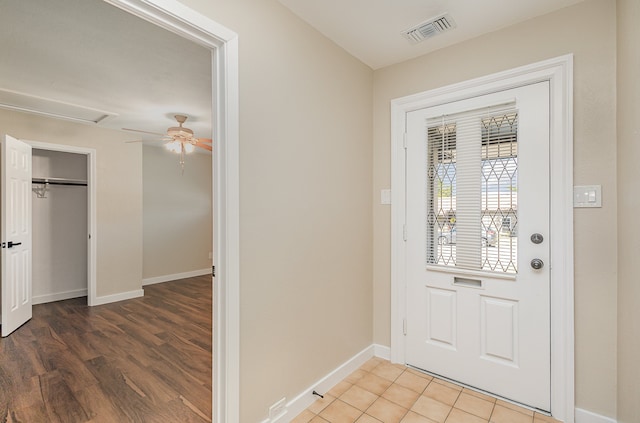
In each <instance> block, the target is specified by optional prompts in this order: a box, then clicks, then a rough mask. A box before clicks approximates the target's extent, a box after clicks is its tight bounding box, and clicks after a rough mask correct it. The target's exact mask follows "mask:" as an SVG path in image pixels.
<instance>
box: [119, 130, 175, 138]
mask: <svg viewBox="0 0 640 423" xmlns="http://www.w3.org/2000/svg"><path fill="white" fill-rule="evenodd" d="M122 130H123V131H131V132H141V133H143V134H151V135H159V136H161V137H164V136H166V135H167V134H161V133H158V132H149V131H141V130H139V129H129V128H122Z"/></svg>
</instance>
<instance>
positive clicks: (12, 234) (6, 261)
mask: <svg viewBox="0 0 640 423" xmlns="http://www.w3.org/2000/svg"><path fill="white" fill-rule="evenodd" d="M0 144H1V149H0V155H1V157H0V160H1V162H0V166H1V168H0V190H2V192H1V194H0V197H1V203H0V209H1V211H0V237H1V241H2V249H1V251H2V258H1V263H2V264H1V266H2V268H1V270H0V273H1V283H2V336H3V337H4V336H7V335H9V334H10V333H11V332H13V331H14V330H16V329H17V328H19V327H20V326H21V325H22V324H24V323H25V322H26V321H28V320H29V319H31V305H32V303H31V146H30V145H29V144H26V143H24V142H22V141H18V140H16V139H15V138H12V137H10V136H8V135H5V136H4V137H2V139H0Z"/></svg>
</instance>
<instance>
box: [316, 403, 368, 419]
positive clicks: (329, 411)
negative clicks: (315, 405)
mask: <svg viewBox="0 0 640 423" xmlns="http://www.w3.org/2000/svg"><path fill="white" fill-rule="evenodd" d="M361 415H362V411H360V410H358V409H357V408H355V407H352V406H350V405H349V404H347V403H344V402H342V401H340V400H339V399H338V400H335V401H334V402H332V403H331V404H329V406H328V407H327V408H325V409H324V410H322V413H320V417H322V418H323V419H325V420H327V421H329V422H331V423H353V422H355V421H356V420H358V417H360V416H361Z"/></svg>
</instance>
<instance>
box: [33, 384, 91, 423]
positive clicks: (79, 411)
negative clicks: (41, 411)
mask: <svg viewBox="0 0 640 423" xmlns="http://www.w3.org/2000/svg"><path fill="white" fill-rule="evenodd" d="M40 386H41V389H42V397H43V399H44V408H45V409H46V411H47V417H48V420H46V421H50V422H61V423H80V422H86V421H87V420H88V419H89V417H88V416H87V414H86V412H85V410H84V408H82V405H80V403H79V402H78V400H77V399H76V397H75V396H74V395H73V393H72V392H71V389H69V386H68V385H67V383H66V382H65V380H64V378H63V377H62V375H60V373H59V372H58V371H53V372H48V373H45V374H43V375H42V376H40Z"/></svg>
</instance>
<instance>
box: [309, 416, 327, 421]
mask: <svg viewBox="0 0 640 423" xmlns="http://www.w3.org/2000/svg"><path fill="white" fill-rule="evenodd" d="M309 423H330V422H328V421H327V420H325V419H323V418H322V417H320V416H315V417H314V418H313V420H311V421H310V422H309Z"/></svg>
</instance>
